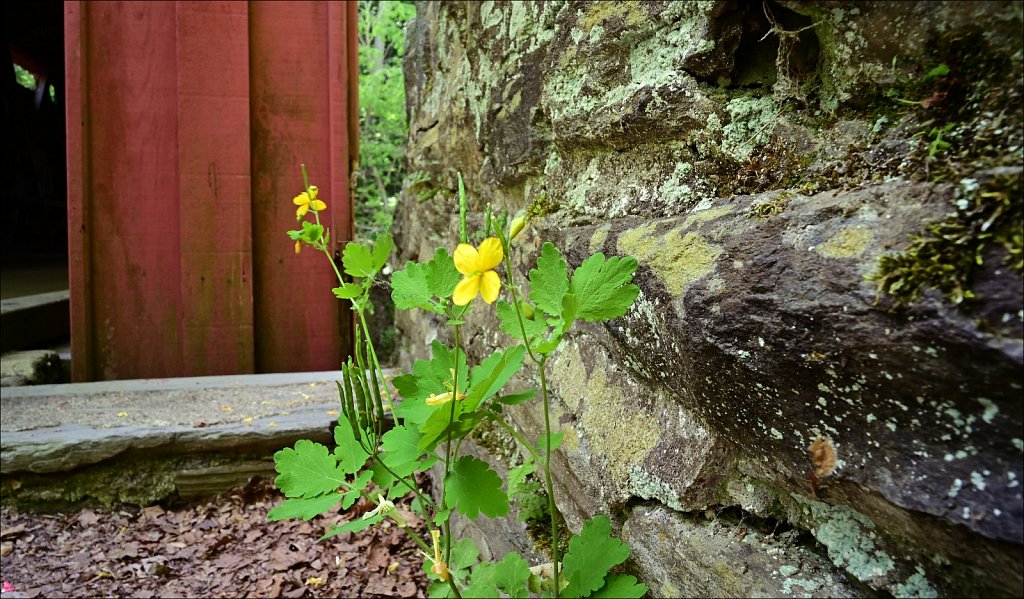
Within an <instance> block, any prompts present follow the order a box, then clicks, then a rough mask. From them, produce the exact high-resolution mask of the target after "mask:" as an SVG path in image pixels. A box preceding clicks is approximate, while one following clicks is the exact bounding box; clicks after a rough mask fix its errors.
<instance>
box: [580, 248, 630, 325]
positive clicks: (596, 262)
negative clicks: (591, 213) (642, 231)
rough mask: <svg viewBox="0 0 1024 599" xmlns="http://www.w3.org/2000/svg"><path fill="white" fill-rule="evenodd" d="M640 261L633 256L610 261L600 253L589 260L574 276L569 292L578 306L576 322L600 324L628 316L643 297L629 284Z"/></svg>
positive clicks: (618, 257) (613, 258)
mask: <svg viewBox="0 0 1024 599" xmlns="http://www.w3.org/2000/svg"><path fill="white" fill-rule="evenodd" d="M636 268H637V261H636V259H635V258H632V257H630V256H614V257H612V258H609V259H608V260H607V261H606V260H605V258H604V254H601V253H598V254H594V255H593V256H591V257H589V258H587V259H586V260H584V261H583V264H580V267H579V268H577V269H576V271H575V272H573V274H572V282H571V283H570V285H569V291H570V292H571V293H572V294H573V295H575V296H576V301H577V302H578V307H577V312H576V318H580V319H582V320H585V321H587V322H601V321H605V320H610V319H612V318H617V317H619V316H622V315H623V314H625V313H626V310H627V309H628V308H629V307H630V306H631V305H633V302H634V301H635V300H636V297H637V296H638V295H639V294H640V288H639V287H637V286H636V285H632V284H630V283H629V282H630V281H631V280H632V279H633V273H634V272H636Z"/></svg>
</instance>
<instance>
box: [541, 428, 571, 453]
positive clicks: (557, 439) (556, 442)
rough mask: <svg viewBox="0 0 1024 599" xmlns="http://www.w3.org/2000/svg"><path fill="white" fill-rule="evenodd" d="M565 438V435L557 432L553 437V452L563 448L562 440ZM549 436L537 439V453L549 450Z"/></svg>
mask: <svg viewBox="0 0 1024 599" xmlns="http://www.w3.org/2000/svg"><path fill="white" fill-rule="evenodd" d="M564 438H565V433H563V432H557V433H553V434H552V435H551V451H556V450H557V449H558V448H559V447H561V446H562V439H564ZM547 442H548V436H547V435H546V434H544V435H541V436H539V437H537V444H536V445H535V446H534V447H536V448H537V451H545V449H546V448H547Z"/></svg>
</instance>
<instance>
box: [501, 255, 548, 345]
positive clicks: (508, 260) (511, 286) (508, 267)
mask: <svg viewBox="0 0 1024 599" xmlns="http://www.w3.org/2000/svg"><path fill="white" fill-rule="evenodd" d="M501 239H502V241H503V242H504V239H505V238H504V236H502V237H501ZM504 243H505V274H506V275H507V276H508V290H509V292H510V293H511V294H512V305H513V306H515V309H516V317H517V318H518V319H519V331H520V332H521V333H522V334H523V345H525V346H526V353H527V354H529V355H530V360H531V361H533V362H534V363H535V364H540V359H538V358H537V356H535V355H534V354H533V350H532V349H530V340H529V339H527V338H526V324H525V323H524V322H523V310H522V307H520V305H519V296H518V294H516V285H515V274H514V273H513V271H512V256H511V255H510V254H511V252H512V244H511V243H510V242H504Z"/></svg>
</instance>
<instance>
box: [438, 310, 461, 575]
mask: <svg viewBox="0 0 1024 599" xmlns="http://www.w3.org/2000/svg"><path fill="white" fill-rule="evenodd" d="M461 331H462V325H455V359H454V362H455V364H454V368H452V401H451V406H452V407H451V412H449V414H448V438H447V440H445V444H444V479H443V480H444V481H447V480H448V473H449V472H450V471H451V466H452V455H451V451H452V424H453V423H454V422H455V403H456V402H457V401H458V400H459V399H458V398H459V352H460V351H461V347H460V346H459V343H460V339H459V333H460V332H461ZM447 507H448V493H447V489H442V490H441V509H442V510H443V509H446V508H447ZM451 556H452V535H451V526H450V524H449V522H445V536H444V563H446V564H447V563H448V562H449V561H450V560H451ZM449 580H451V578H449ZM452 588H453V589H454V588H455V587H454V584H453V586H452Z"/></svg>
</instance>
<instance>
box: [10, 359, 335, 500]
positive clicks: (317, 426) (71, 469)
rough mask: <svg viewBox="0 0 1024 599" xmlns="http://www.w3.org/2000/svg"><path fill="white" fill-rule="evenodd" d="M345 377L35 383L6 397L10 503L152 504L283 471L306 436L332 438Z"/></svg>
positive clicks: (303, 375)
mask: <svg viewBox="0 0 1024 599" xmlns="http://www.w3.org/2000/svg"><path fill="white" fill-rule="evenodd" d="M336 376H337V375H336V374H335V373H295V374H283V375H278V374H275V375H249V376H223V377H197V378H191V379H154V380H145V381H112V382H102V383H77V384H72V385H47V386H37V387H25V388H22V389H17V390H14V389H12V390H10V391H9V392H5V393H4V395H3V398H2V403H3V413H2V414H3V416H2V427H3V436H2V437H0V453H2V456H3V459H2V460H0V472H2V473H3V483H2V485H0V492H2V496H3V500H4V501H5V502H7V501H13V502H17V503H19V504H22V505H27V506H31V507H37V508H61V507H66V506H68V505H72V504H76V503H78V502H100V503H104V504H110V503H130V504H136V505H149V504H151V503H154V502H158V501H163V500H167V499H171V498H174V497H180V498H191V497H197V496H202V495H208V494H215V493H218V492H221V491H224V490H227V489H229V488H231V487H233V486H236V485H238V484H242V483H245V482H247V481H248V480H249V479H250V478H252V477H253V476H263V477H266V478H272V477H274V476H275V475H276V473H275V470H274V461H273V455H274V453H275V452H276V451H278V450H280V449H282V448H284V447H287V446H290V445H292V444H294V443H295V442H296V441H297V440H299V439H311V440H313V441H315V442H318V443H324V444H330V443H332V442H333V435H332V433H331V428H332V426H333V424H334V423H336V421H337V413H338V404H337V388H336V387H335V385H334V382H333V381H332V380H330V379H331V378H332V377H336Z"/></svg>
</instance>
